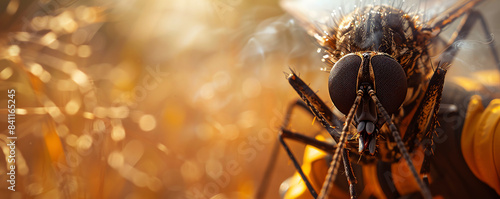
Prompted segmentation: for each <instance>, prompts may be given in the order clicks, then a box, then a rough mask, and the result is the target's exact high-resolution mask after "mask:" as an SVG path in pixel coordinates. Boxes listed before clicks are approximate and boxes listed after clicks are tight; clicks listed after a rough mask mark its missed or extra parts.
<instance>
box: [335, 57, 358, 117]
mask: <svg viewBox="0 0 500 199" xmlns="http://www.w3.org/2000/svg"><path fill="white" fill-rule="evenodd" d="M361 62H362V59H361V57H360V56H359V55H356V54H348V55H346V56H344V57H342V58H341V59H340V60H339V61H337V63H335V65H334V66H333V68H332V70H331V71H330V77H329V78H328V90H329V92H330V98H331V99H332V102H333V104H334V105H335V107H337V109H339V111H340V112H342V113H343V114H345V115H347V114H348V113H349V110H350V109H351V106H352V104H353V103H354V99H356V92H357V88H356V83H357V78H358V70H359V67H360V66H361Z"/></svg>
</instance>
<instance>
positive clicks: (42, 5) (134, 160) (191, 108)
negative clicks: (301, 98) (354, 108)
mask: <svg viewBox="0 0 500 199" xmlns="http://www.w3.org/2000/svg"><path fill="white" fill-rule="evenodd" d="M481 8H486V6H482V7H481ZM0 13H1V15H0V26H1V27H0V63H1V64H0V79H1V84H0V111H1V115H2V117H1V119H0V127H1V128H0V132H2V133H1V135H0V147H1V148H2V150H3V152H4V153H8V150H7V148H6V145H5V143H6V141H7V140H6V135H7V131H6V130H5V129H6V128H7V123H6V120H7V119H6V113H7V109H6V104H7V102H6V100H7V90H8V89H11V88H14V89H16V108H18V109H17V116H16V130H17V131H16V134H17V136H18V139H17V141H16V147H17V153H16V158H17V159H16V161H17V163H18V164H17V165H16V167H17V168H18V170H17V176H16V192H11V191H9V190H7V186H8V185H7V183H6V179H7V176H6V175H4V173H6V172H8V170H7V166H8V165H7V163H6V161H5V160H4V158H0V195H1V196H2V198H130V199H131V198H200V197H201V198H211V197H214V198H253V197H255V192H256V189H257V187H258V186H259V185H260V183H261V181H262V180H263V178H264V179H265V180H266V181H269V182H270V183H269V185H268V193H267V198H277V197H278V189H279V185H280V183H281V182H282V181H283V180H285V179H286V178H287V177H289V176H291V175H292V174H293V172H294V169H293V166H292V165H291V163H290V161H288V158H287V157H285V156H284V154H283V152H281V155H280V156H279V158H278V160H277V165H276V169H275V171H274V172H273V174H272V176H263V174H264V169H265V167H266V165H267V162H268V160H269V157H270V150H271V148H272V147H273V145H274V144H275V142H276V139H275V138H276V136H277V133H278V128H279V126H280V122H281V120H282V119H283V117H284V116H283V114H284V112H285V108H286V106H287V105H288V104H289V103H290V102H291V101H292V100H294V99H296V98H297V95H296V94H295V93H294V91H293V89H292V88H291V87H290V86H289V85H288V83H287V82H286V79H285V76H284V75H283V72H288V71H289V69H288V68H289V67H291V68H293V69H295V70H296V71H297V72H299V73H300V74H301V77H302V78H303V79H304V80H306V81H307V82H308V83H310V85H311V87H312V88H313V90H318V91H319V93H318V94H319V95H320V96H321V97H322V98H323V99H324V100H327V99H328V94H327V92H326V91H327V88H326V81H327V78H328V74H327V73H325V72H321V71H320V70H319V69H320V68H321V67H323V65H322V63H321V62H320V61H319V56H318V55H317V53H316V52H315V51H316V50H315V46H314V45H313V44H312V43H311V41H312V40H310V39H309V38H307V37H306V34H305V33H304V32H302V31H300V29H299V28H298V26H297V25H294V24H293V23H291V22H290V21H289V20H290V18H289V16H286V15H285V12H284V11H283V10H282V9H281V8H280V7H279V5H278V2H277V1H264V0H259V1H246V0H186V1H162V0H157V1H153V0H151V1H140V0H124V1H118V0H115V1H114V0H92V1H83V0H80V1H78V0H66V1H60V0H59V1H57V0H40V1H19V0H10V1H3V2H1V3H0ZM494 15H496V16H498V14H497V13H493V14H489V15H487V18H488V17H491V16H494ZM497 18H498V17H497ZM490 23H491V22H490ZM497 27H498V25H497V26H494V24H493V26H492V29H493V32H494V33H497V34H499V35H500V32H498V30H499V29H498V28H497ZM478 35H479V36H478ZM473 36H477V38H478V39H475V40H478V41H479V42H476V43H474V42H473V43H472V44H478V45H479V46H480V47H481V48H484V46H486V45H485V44H484V42H483V41H484V38H481V37H480V36H482V33H479V34H477V35H473ZM472 40H474V39H472ZM481 42H482V43H481ZM476 47H477V46H473V47H471V48H473V49H477V48H476ZM473 49H469V51H467V50H466V51H465V52H463V53H461V54H460V55H462V54H466V55H467V54H468V52H469V53H471V52H473ZM466 55H464V57H465V56H466ZM472 56H473V55H472ZM476 56H477V55H476ZM464 59H465V58H464ZM463 62H465V63H468V62H467V61H463ZM469 63H470V61H469ZM481 63H482V62H481ZM484 63H485V64H484V65H488V64H487V63H486V62H484ZM457 68H459V69H460V67H457ZM459 69H452V70H456V72H454V73H456V74H460V72H461V71H460V70H459ZM465 73H469V72H465ZM452 74H453V73H452ZM328 105H329V106H331V105H332V104H331V102H329V100H328ZM294 120H295V124H294V127H293V128H294V129H295V130H297V131H302V132H308V135H314V133H317V132H318V131H319V130H318V129H317V128H313V130H312V131H311V121H312V120H311V118H309V117H306V116H304V115H300V114H299V115H298V116H295V117H294ZM7 142H8V141H7ZM292 145H293V146H294V148H296V150H295V151H296V152H297V154H298V157H299V158H300V157H301V154H302V152H301V150H303V146H302V145H300V144H297V145H295V144H292ZM1 165H4V166H1Z"/></svg>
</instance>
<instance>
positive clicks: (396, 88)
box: [371, 55, 408, 114]
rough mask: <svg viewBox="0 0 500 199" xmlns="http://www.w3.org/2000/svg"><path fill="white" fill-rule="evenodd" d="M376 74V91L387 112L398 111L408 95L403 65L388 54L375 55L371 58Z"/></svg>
mask: <svg viewBox="0 0 500 199" xmlns="http://www.w3.org/2000/svg"><path fill="white" fill-rule="evenodd" d="M371 64H372V66H373V73H374V74H375V92H376V94H377V97H378V99H379V100H380V103H382V106H384V108H385V110H386V111H387V113H389V114H392V113H394V112H396V111H397V110H398V109H399V107H400V106H401V104H403V101H404V99H405V97H406V90H407V88H408V87H407V84H406V81H407V79H406V74H405V71H404V70H403V67H402V66H401V65H400V64H399V63H398V62H397V61H396V60H394V59H393V58H391V57H389V56H387V55H375V56H373V57H372V59H371Z"/></svg>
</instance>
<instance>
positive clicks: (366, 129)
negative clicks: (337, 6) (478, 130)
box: [266, 0, 500, 199]
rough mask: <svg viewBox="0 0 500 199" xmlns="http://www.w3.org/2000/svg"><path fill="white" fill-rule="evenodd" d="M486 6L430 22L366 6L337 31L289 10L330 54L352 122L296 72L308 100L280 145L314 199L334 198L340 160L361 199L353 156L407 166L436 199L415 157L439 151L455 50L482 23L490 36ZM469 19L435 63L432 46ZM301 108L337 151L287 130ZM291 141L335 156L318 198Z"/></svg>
mask: <svg viewBox="0 0 500 199" xmlns="http://www.w3.org/2000/svg"><path fill="white" fill-rule="evenodd" d="M480 2H481V0H473V1H460V2H457V3H455V4H453V5H452V6H451V7H449V8H448V9H447V10H445V11H443V12H442V13H441V14H439V15H437V16H435V17H433V18H431V19H430V20H428V21H422V20H421V19H420V18H419V16H418V15H415V14H412V13H408V12H405V11H404V10H402V9H398V8H395V7H394V6H393V5H373V6H371V5H369V6H364V7H361V6H359V7H358V8H357V9H356V10H355V11H353V12H351V13H349V14H347V15H344V14H343V13H341V15H342V18H341V19H339V20H336V21H335V20H333V21H332V22H333V24H332V23H315V24H313V23H310V22H309V21H308V20H307V17H306V16H304V15H303V14H297V13H296V12H294V11H293V8H292V6H290V5H289V4H290V2H283V3H282V6H283V7H284V8H285V10H287V11H291V13H292V15H294V17H296V18H297V19H298V21H299V22H301V23H302V26H303V27H305V28H306V31H307V32H308V34H309V35H310V36H312V37H313V38H314V40H316V42H317V44H318V45H319V46H320V48H321V50H322V52H324V54H325V56H323V62H325V63H326V64H327V65H329V66H331V69H330V76H329V80H328V88H329V93H330V98H331V100H332V102H333V104H334V105H335V107H336V108H337V109H338V110H339V111H340V112H341V113H343V114H344V115H346V117H345V119H341V118H339V117H337V116H336V115H335V114H334V113H333V112H332V110H331V109H330V108H329V107H328V106H327V105H326V104H325V103H324V102H323V101H322V100H321V99H320V98H319V97H318V96H317V95H316V93H315V92H313V91H312V90H311V89H310V88H309V86H308V85H307V84H306V83H304V82H303V81H302V80H301V79H300V78H299V77H298V76H297V75H296V73H295V72H294V71H292V73H291V74H289V76H288V81H289V83H290V84H291V86H292V87H293V88H294V89H295V91H296V92H297V93H298V94H299V96H300V97H301V99H302V100H301V101H300V100H299V101H296V102H294V103H292V104H291V105H290V107H288V109H287V113H286V115H287V117H286V118H285V121H284V122H283V125H282V129H281V132H280V135H279V141H280V143H281V145H282V146H283V147H284V149H285V151H286V152H287V154H288V156H289V157H290V159H291V160H292V162H293V164H294V166H295V168H296V169H297V171H298V173H299V174H300V176H301V177H302V179H303V181H304V182H305V185H306V186H307V188H308V190H309V191H310V193H311V195H312V196H313V197H314V198H326V197H327V195H328V193H329V192H330V188H331V187H332V182H333V181H334V180H335V178H336V176H337V171H338V168H339V165H340V164H341V163H340V160H341V159H342V160H343V161H342V162H343V164H344V168H345V174H346V177H347V179H348V183H349V193H350V195H351V198H356V196H357V195H356V192H355V187H354V185H355V184H356V177H355V176H354V174H353V172H352V168H351V162H350V156H351V157H354V158H357V159H360V160H361V161H364V162H369V160H383V161H388V162H397V161H398V160H399V159H401V158H403V159H405V161H406V163H407V165H408V167H409V168H410V171H411V174H412V176H413V178H415V180H416V181H417V184H418V186H419V188H420V192H421V194H422V196H423V197H424V198H427V199H428V198H432V194H431V192H430V190H429V188H428V179H427V175H428V174H429V172H430V171H429V170H430V164H429V158H430V155H426V156H425V157H424V160H423V163H422V167H421V169H420V171H419V172H417V170H416V168H415V166H414V163H413V162H412V159H411V158H410V153H411V152H413V151H414V150H415V149H416V148H418V147H422V148H423V149H424V150H425V151H432V147H433V146H432V143H424V142H422V141H423V140H424V139H431V140H432V138H433V136H434V133H433V131H434V129H435V127H436V125H437V114H438V111H439V108H440V100H441V93H442V90H443V84H444V80H445V74H446V71H447V69H448V67H449V64H450V63H451V61H452V60H453V58H454V57H455V55H456V53H457V49H455V48H450V46H452V45H453V44H454V43H455V42H456V41H459V40H460V39H461V38H465V37H466V36H467V35H468V34H469V32H470V31H469V30H470V27H471V25H473V24H475V23H476V22H482V24H483V25H482V29H483V31H484V32H485V33H486V35H487V36H488V33H489V30H488V27H487V26H486V25H484V24H485V23H484V18H482V16H481V14H480V13H479V12H477V11H475V10H474V9H473V8H474V7H475V6H476V5H477V4H478V3H480ZM294 13H295V14H294ZM462 16H464V17H463V18H462V21H461V23H460V26H459V27H458V29H457V30H456V32H455V34H454V36H453V37H452V38H451V39H450V40H449V41H448V42H446V46H447V48H446V50H445V51H444V52H443V53H442V54H444V55H446V56H444V57H443V58H442V59H441V60H440V62H438V63H432V60H431V58H430V52H431V51H432V49H431V48H430V45H431V44H434V43H435V42H437V41H438V38H439V37H438V36H439V34H440V33H441V31H442V29H443V28H444V27H446V26H447V25H449V24H450V23H452V22H453V21H455V20H456V19H458V18H459V17H462ZM490 47H491V51H492V53H493V55H494V56H493V57H494V58H495V61H496V63H500V61H499V58H498V54H497V52H496V49H495V48H494V46H493V44H492V43H490ZM295 108H303V109H305V110H307V111H308V112H309V113H310V114H311V116H313V117H315V118H316V120H317V121H319V123H320V124H321V125H322V126H323V127H324V129H325V130H326V131H327V132H328V133H329V134H330V135H331V137H332V138H333V139H334V140H335V142H336V144H331V143H328V142H323V141H319V140H316V139H314V138H310V137H307V136H304V135H302V134H299V133H297V132H293V131H291V130H290V129H288V124H289V123H290V121H289V118H290V117H289V115H290V114H291V112H292V110H293V109H295ZM337 127H338V128H337ZM338 129H341V130H340V131H339V130H338ZM285 139H292V140H296V141H300V142H303V143H305V144H308V145H312V146H314V147H316V148H319V149H321V150H324V151H326V152H328V153H330V154H332V155H333V159H332V161H331V162H330V166H329V169H328V174H327V177H326V179H325V181H324V182H323V185H322V188H321V190H319V193H318V192H317V191H316V190H315V189H314V188H313V186H312V185H311V183H310V182H309V180H308V179H307V177H306V175H305V174H304V172H303V171H302V169H301V167H300V164H299V163H298V161H297V160H296V158H295V156H294V155H293V153H292V152H291V150H290V149H289V147H288V145H287V143H286V142H285ZM275 153H277V150H275ZM426 154H432V152H431V153H426ZM266 173H269V172H266ZM421 175H422V176H423V177H422V178H421Z"/></svg>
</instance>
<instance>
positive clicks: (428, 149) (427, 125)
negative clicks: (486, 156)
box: [403, 65, 446, 184]
mask: <svg viewBox="0 0 500 199" xmlns="http://www.w3.org/2000/svg"><path fill="white" fill-rule="evenodd" d="M445 75H446V69H445V68H443V67H442V66H441V65H438V67H437V68H436V70H435V71H434V74H433V75H432V78H431V80H430V82H429V86H428V87H427V90H426V91H425V94H424V98H423V99H422V103H420V105H419V107H418V108H417V110H416V114H415V115H414V116H413V118H412V120H411V121H410V124H409V125H408V128H407V129H406V133H405V135H404V138H403V142H404V143H408V142H412V141H413V140H415V138H416V136H417V135H419V134H422V133H423V134H424V135H423V138H422V141H421V143H422V144H423V145H424V146H423V147H424V151H425V153H424V162H423V163H422V167H421V169H420V174H424V181H426V184H428V179H427V177H426V176H427V175H428V174H429V172H430V162H429V159H430V156H431V155H432V154H433V152H432V147H433V144H434V143H433V142H434V140H433V138H434V129H435V127H436V125H437V114H438V111H439V107H440V104H441V95H442V92H443V84H444V80H445ZM408 144H409V143H408ZM409 145H410V146H414V145H413V144H409ZM410 150H413V149H412V148H410Z"/></svg>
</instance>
